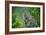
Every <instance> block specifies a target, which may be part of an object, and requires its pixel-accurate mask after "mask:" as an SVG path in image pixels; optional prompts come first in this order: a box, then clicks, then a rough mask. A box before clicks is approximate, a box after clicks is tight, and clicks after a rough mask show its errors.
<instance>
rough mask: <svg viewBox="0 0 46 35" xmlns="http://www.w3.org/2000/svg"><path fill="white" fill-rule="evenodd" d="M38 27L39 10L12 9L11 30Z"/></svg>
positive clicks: (31, 8) (32, 8)
mask: <svg viewBox="0 0 46 35" xmlns="http://www.w3.org/2000/svg"><path fill="white" fill-rule="evenodd" d="M24 15H25V16H24ZM25 18H26V19H25ZM29 18H30V19H29ZM39 26H40V8H38V7H12V28H26V27H27V28H28V27H39Z"/></svg>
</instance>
